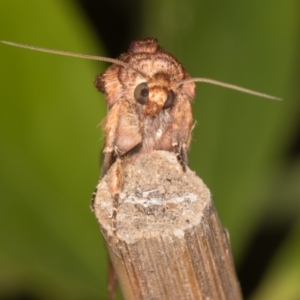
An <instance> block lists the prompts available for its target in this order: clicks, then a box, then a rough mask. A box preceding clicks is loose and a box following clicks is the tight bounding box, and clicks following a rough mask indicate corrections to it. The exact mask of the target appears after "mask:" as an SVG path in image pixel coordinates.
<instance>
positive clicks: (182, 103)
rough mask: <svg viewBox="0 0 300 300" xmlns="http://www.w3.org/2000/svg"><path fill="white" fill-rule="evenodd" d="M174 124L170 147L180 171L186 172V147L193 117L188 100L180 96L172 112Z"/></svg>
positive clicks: (189, 137)
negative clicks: (180, 168)
mask: <svg viewBox="0 0 300 300" xmlns="http://www.w3.org/2000/svg"><path fill="white" fill-rule="evenodd" d="M173 117H174V120H175V122H174V124H173V132H172V146H173V149H174V152H175V154H176V157H177V160H178V162H179V163H180V165H181V167H182V170H183V171H184V172H185V171H186V166H187V165H188V155H187V151H188V147H189V144H190V140H191V131H192V127H193V116H192V110H191V104H190V102H189V100H188V99H186V98H185V97H184V96H181V97H180V98H179V99H178V102H177V103H176V105H175V107H174V110H173Z"/></svg>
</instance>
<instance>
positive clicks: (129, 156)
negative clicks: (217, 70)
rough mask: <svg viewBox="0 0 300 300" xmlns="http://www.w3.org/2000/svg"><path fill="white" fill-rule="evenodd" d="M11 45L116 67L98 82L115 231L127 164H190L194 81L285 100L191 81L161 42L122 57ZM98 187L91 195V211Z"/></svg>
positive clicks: (135, 47)
mask: <svg viewBox="0 0 300 300" xmlns="http://www.w3.org/2000/svg"><path fill="white" fill-rule="evenodd" d="M2 43H4V44H8V45H11V46H16V47H21V48H26V49H30V50H36V51H41V52H47V53H53V54H59V55H65V56H73V57H79V58H85V59H92V60H99V61H106V62H110V63H112V65H111V66H110V67H109V68H108V69H107V70H106V71H105V72H104V73H102V74H100V75H98V76H97V77H96V80H95V86H96V88H97V89H98V90H99V91H100V92H102V93H104V94H105V100H106V103H107V106H108V113H107V116H106V118H105V120H104V122H103V130H104V133H105V143H104V149H103V164H102V172H101V176H100V179H101V178H103V177H104V176H105V175H106V173H107V171H108V170H109V169H110V168H111V167H113V168H114V172H115V176H114V179H113V180H111V182H110V184H109V186H110V191H111V193H112V195H113V198H114V204H113V213H112V220H111V224H112V225H111V226H112V231H113V232H114V233H116V231H117V224H116V217H117V210H118V203H119V194H120V192H121V190H122V181H123V171H122V166H123V164H124V163H127V162H130V161H132V160H133V159H135V158H136V157H137V156H138V155H142V154H143V153H147V152H151V151H154V150H165V151H171V152H174V153H175V154H176V156H177V159H178V162H179V163H180V165H181V167H182V170H183V172H185V170H186V166H187V165H188V155H187V152H188V149H189V146H190V141H191V131H192V128H193V124H194V120H193V115H192V107H191V104H192V100H193V99H194V97H195V82H206V83H210V84H215V85H219V86H222V87H225V88H230V89H234V90H237V91H240V92H244V93H248V94H252V95H256V96H259V97H264V98H269V99H273V100H281V99H280V98H277V97H274V96H270V95H267V94H263V93H259V92H255V91H252V90H249V89H245V88H242V87H239V86H236V85H232V84H227V83H224V82H220V81H216V80H212V79H207V78H192V77H191V76H190V75H189V74H188V73H187V72H186V71H185V69H184V68H183V66H182V64H181V63H180V62H179V61H178V60H177V59H176V58H175V57H174V56H173V55H172V54H170V53H168V52H166V51H164V50H163V48H162V47H160V46H159V44H158V41H157V39H153V38H148V39H144V40H136V41H133V42H131V44H130V45H129V49H128V51H127V52H126V53H123V54H121V55H120V56H119V57H118V58H117V59H113V58H107V57H102V56H92V55H85V54H77V53H72V52H65V51H59V50H51V49H45V48H40V47H35V46H28V45H23V44H17V43H13V42H7V41H2ZM96 194H97V188H96V189H95V191H94V193H93V195H92V201H91V208H92V210H93V209H94V199H95V197H96Z"/></svg>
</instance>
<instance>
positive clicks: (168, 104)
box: [163, 90, 175, 109]
mask: <svg viewBox="0 0 300 300" xmlns="http://www.w3.org/2000/svg"><path fill="white" fill-rule="evenodd" d="M174 101H175V93H174V92H173V91H172V90H169V93H168V98H167V100H166V101H165V104H164V106H163V109H166V108H170V107H171V106H173V104H174Z"/></svg>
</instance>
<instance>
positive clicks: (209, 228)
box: [95, 151, 242, 300]
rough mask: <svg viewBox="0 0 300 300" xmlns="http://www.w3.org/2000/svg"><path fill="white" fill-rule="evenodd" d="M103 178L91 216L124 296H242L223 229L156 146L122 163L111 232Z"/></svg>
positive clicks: (199, 189) (204, 197) (192, 182)
mask: <svg viewBox="0 0 300 300" xmlns="http://www.w3.org/2000/svg"><path fill="white" fill-rule="evenodd" d="M109 176H113V174H112V173H111V172H109V173H108V174H107V176H106V177H105V178H103V180H102V181H101V182H100V183H99V186H98V193H97V197H96V201H95V214H96V217H97V219H98V221H99V223H100V227H101V231H102V233H103V235H104V237H105V239H106V241H107V247H108V251H109V254H110V257H111V260H112V263H113V265H114V268H115V271H116V273H117V276H118V280H119V284H120V286H121V290H122V293H123V297H124V299H126V300H133V299H135V300H137V299H143V300H145V299H170V300H171V299H205V300H206V299H214V300H221V299H227V300H240V299H242V295H241V292H240V287H239V283H238V281H237V278H236V275H235V270H234V265H233V261H232V256H231V249H230V244H229V237H228V234H227V232H226V230H224V229H223V228H222V226H221V224H220V221H219V219H218V216H217V213H216V210H215V208H214V205H213V203H212V201H211V195H210V192H209V190H208V188H207V187H206V186H205V185H204V183H203V182H202V180H201V179H200V178H198V177H197V176H196V175H195V173H194V172H192V171H190V170H189V169H187V171H186V172H185V173H184V172H183V171H182V169H181V166H180V165H179V164H178V162H177V160H176V157H175V156H174V154H172V153H169V152H164V151H157V152H152V153H150V154H145V155H141V156H139V157H138V158H137V159H136V160H135V161H133V162H132V163H130V164H127V165H125V166H124V186H123V189H122V193H121V194H120V204H119V209H118V215H117V233H116V235H114V234H113V232H112V229H111V213H112V203H113V201H112V197H111V195H110V192H109V188H108V182H109Z"/></svg>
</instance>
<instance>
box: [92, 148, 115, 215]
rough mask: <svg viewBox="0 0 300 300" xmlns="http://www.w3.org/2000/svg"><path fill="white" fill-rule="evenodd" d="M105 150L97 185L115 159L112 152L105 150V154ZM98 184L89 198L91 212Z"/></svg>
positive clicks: (93, 208)
mask: <svg viewBox="0 0 300 300" xmlns="http://www.w3.org/2000/svg"><path fill="white" fill-rule="evenodd" d="M105 150H106V149H104V151H103V163H102V171H101V176H100V178H99V181H98V184H99V182H100V180H101V179H102V178H103V177H104V176H105V175H106V173H107V171H108V170H109V168H110V166H111V165H112V164H113V163H114V161H115V158H114V155H113V152H112V150H110V151H109V150H106V152H105ZM98 184H97V185H96V187H95V189H94V191H93V194H92V198H91V204H90V207H91V210H92V211H94V210H95V200H96V195H97V192H98Z"/></svg>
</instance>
